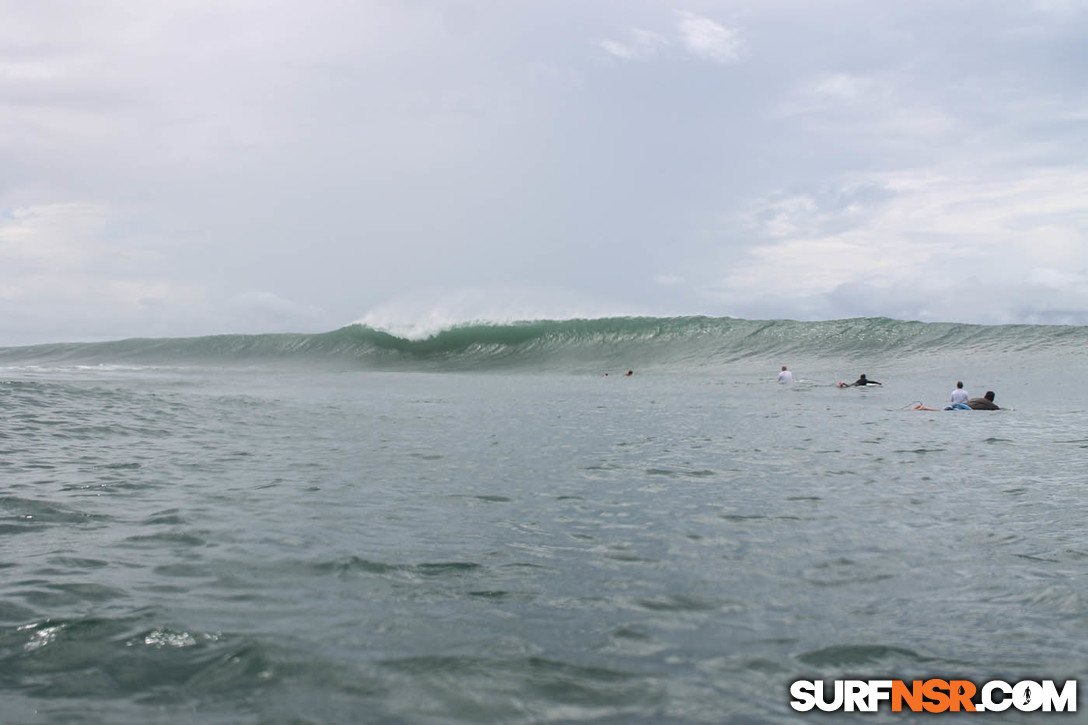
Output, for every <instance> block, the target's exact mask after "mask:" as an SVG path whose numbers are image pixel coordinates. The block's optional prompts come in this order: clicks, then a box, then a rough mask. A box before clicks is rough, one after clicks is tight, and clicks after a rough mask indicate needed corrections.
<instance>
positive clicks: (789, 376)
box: [778, 365, 793, 383]
mask: <svg viewBox="0 0 1088 725" xmlns="http://www.w3.org/2000/svg"><path fill="white" fill-rule="evenodd" d="M778 382H780V383H792V382H793V373H791V372H790V371H789V370H787V369H786V366H785V365H783V366H782V372H780V373H779V374H778Z"/></svg>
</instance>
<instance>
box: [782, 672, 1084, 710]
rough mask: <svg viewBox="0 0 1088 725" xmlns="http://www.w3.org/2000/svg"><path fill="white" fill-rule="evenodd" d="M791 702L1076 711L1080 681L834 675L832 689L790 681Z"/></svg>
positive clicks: (800, 706)
mask: <svg viewBox="0 0 1088 725" xmlns="http://www.w3.org/2000/svg"><path fill="white" fill-rule="evenodd" d="M790 696H791V697H792V698H793V699H792V700H790V707H792V708H793V709H794V710H798V711H800V712H808V711H809V710H812V709H813V708H816V709H818V710H823V711H824V712H835V711H837V710H841V711H843V712H876V711H877V710H879V709H880V707H881V704H882V703H887V704H888V705H889V706H890V707H891V711H892V712H902V711H904V710H907V711H910V712H932V713H941V712H1002V711H1004V710H1008V709H1009V708H1010V707H1011V708H1013V709H1015V710H1019V711H1020V712H1035V711H1042V712H1076V711H1077V681H1076V680H1066V681H1065V683H1064V684H1063V685H1062V686H1061V689H1060V690H1059V689H1058V686H1057V685H1056V684H1055V682H1054V681H1053V680H1042V681H1039V682H1036V681H1034V680H1021V681H1020V682H1017V683H1015V684H1009V683H1008V682H1004V681H1002V680H991V681H990V682H987V683H985V684H984V685H982V686H981V687H978V686H976V685H975V683H973V682H971V681H969V680H937V679H930V680H914V681H912V682H910V683H909V684H908V683H907V682H904V681H903V680H834V684H833V687H832V688H831V693H828V692H827V688H825V687H824V681H823V680H797V681H796V682H794V683H793V684H792V685H790Z"/></svg>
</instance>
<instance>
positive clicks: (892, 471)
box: [0, 358, 1088, 723]
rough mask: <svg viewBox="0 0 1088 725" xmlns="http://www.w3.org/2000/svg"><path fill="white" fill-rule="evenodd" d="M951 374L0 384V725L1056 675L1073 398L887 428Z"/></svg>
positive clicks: (1069, 570) (90, 371)
mask: <svg viewBox="0 0 1088 725" xmlns="http://www.w3.org/2000/svg"><path fill="white" fill-rule="evenodd" d="M1061 364H1063V365H1064V364H1065V363H1064V362H1063V363H1061ZM957 365H958V363H955V364H953V362H949V361H947V360H945V361H943V362H942V361H938V362H937V363H932V364H931V363H929V362H925V363H924V361H922V360H920V359H918V358H914V359H912V360H910V361H905V362H904V361H899V362H898V363H897V362H895V361H892V360H888V361H886V363H885V366H884V367H885V370H884V371H880V370H879V369H876V368H870V370H871V376H872V377H874V378H878V377H885V379H886V382H887V383H888V384H887V385H886V387H885V388H884V389H877V390H845V391H844V390H838V389H835V388H834V387H832V386H831V385H830V383H831V382H833V381H834V380H835V379H836V377H837V375H836V372H837V371H833V370H832V369H831V368H830V367H829V368H827V369H823V370H818V371H810V372H804V371H801V370H800V369H798V379H799V382H798V383H795V384H794V385H793V386H789V387H786V386H778V385H776V384H775V383H774V382H773V379H774V372H775V368H774V366H773V365H767V366H763V365H762V363H761V367H759V368H758V369H757V367H755V366H753V367H750V368H730V367H729V366H728V365H722V366H721V367H717V368H715V367H710V366H703V367H701V368H699V369H698V370H694V369H689V370H686V371H685V370H679V369H675V368H668V367H658V368H649V369H646V370H642V369H640V370H638V371H636V375H634V376H632V377H631V378H622V377H617V376H616V375H615V374H613V375H610V376H607V377H605V376H603V375H601V374H599V372H593V373H589V372H585V371H573V372H556V371H554V370H553V371H550V372H546V373H539V374H537V373H534V372H532V371H526V370H521V371H518V372H510V371H508V372H496V371H492V372H489V373H464V372H431V373H427V372H374V371H360V370H341V371H324V372H314V371H302V370H288V369H282V368H281V369H277V368H274V367H251V368H244V369H242V368H217V367H207V366H204V367H157V368H156V367H136V366H133V367H114V368H110V367H87V368H78V367H59V366H55V365H54V366H53V367H16V366H11V367H8V368H5V369H3V370H2V371H0V405H2V410H3V415H2V416H0V703H2V704H3V714H2V715H0V720H3V721H4V722H20V723H22V722H27V723H44V722H114V723H127V722H131V723H142V722H194V723H196V722H202V723H203V722H231V723H234V722H419V723H432V722H433V723H437V722H456V721H460V722H526V723H528V722H533V723H539V722H574V721H590V722H613V723H658V722H680V723H688V722H690V723H722V722H738V723H739V722H746V723H754V722H796V721H802V720H805V719H808V718H809V717H811V716H808V717H806V716H801V715H799V714H798V713H794V712H793V711H792V710H790V708H789V706H788V700H789V696H788V683H789V682H791V681H792V680H794V679H798V678H807V679H815V678H819V677H822V678H825V679H830V678H834V677H836V676H840V675H843V674H850V675H856V676H864V677H888V678H903V679H912V678H925V677H933V676H956V677H963V678H967V679H973V680H975V681H985V680H988V679H993V678H1001V679H1005V680H1009V681H1015V680H1017V679H1020V678H1023V677H1034V678H1038V677H1041V676H1047V677H1054V678H1059V679H1072V678H1075V677H1077V676H1078V675H1079V674H1080V673H1081V672H1082V671H1083V670H1084V668H1085V665H1086V663H1088V577H1086V576H1085V575H1086V574H1088V534H1086V532H1085V522H1086V521H1088V505H1086V503H1085V495H1084V490H1085V489H1084V487H1085V473H1084V471H1085V470H1088V467H1086V466H1085V463H1086V461H1088V414H1086V409H1088V406H1086V405H1085V400H1084V398H1085V394H1084V392H1082V391H1079V390H1074V391H1070V390H1068V389H1065V390H1058V391H1055V390H1054V389H1053V386H1052V385H1050V382H1049V374H1048V371H1047V370H1038V369H1034V367H1037V366H1034V367H1033V366H1032V365H1027V364H1024V365H1022V366H1020V368H1018V366H1017V365H1016V364H1015V361H1014V362H1013V363H1010V361H1009V360H1008V359H1005V360H1002V361H1000V364H998V363H996V362H995V363H993V364H992V368H993V370H997V369H999V368H1000V369H1001V370H1003V371H1004V372H1003V373H1000V374H998V373H996V372H993V370H988V371H987V375H988V378H987V379H986V381H985V383H983V385H986V386H992V387H995V388H996V389H998V390H999V391H1000V392H999V397H998V402H999V403H1003V402H1004V403H1005V404H1006V405H1008V406H1009V407H1010V408H1011V409H1010V410H1003V411H1000V412H997V413H981V412H970V413H922V412H914V411H911V410H909V406H908V404H909V403H911V402H912V401H914V400H924V401H925V402H929V403H933V404H936V403H943V402H944V401H943V398H944V397H945V396H946V395H947V393H948V390H950V389H951V386H952V383H953V382H954V379H949V376H951V375H955V374H956V373H955V372H953V371H954V370H955V368H956V366H957ZM853 367H857V366H856V365H854V366H853ZM983 367H984V366H983ZM765 368H769V369H765ZM1029 368H1031V369H1032V370H1033V372H1031V371H1029ZM856 372H858V371H855V370H853V369H852V368H851V369H850V370H849V371H843V372H842V375H846V374H847V373H849V374H850V379H852V378H853V373H856ZM878 372H883V373H885V374H884V375H878V374H877V373H878ZM1028 372H1031V375H1029V374H1028ZM888 374H890V375H891V379H888V378H887V375H888ZM969 387H972V386H971V385H969ZM972 392H973V393H975V394H979V393H981V392H982V391H981V390H977V391H975V390H972ZM1016 717H1023V716H1015V715H1011V714H1007V715H1006V716H1005V720H1006V721H1007V720H1010V719H1015V718H1016ZM860 719H867V720H874V719H875V720H877V721H884V720H889V721H890V720H893V719H894V720H896V721H903V717H902V716H895V717H892V716H891V714H890V713H884V714H883V715H880V716H876V717H875V718H874V717H873V716H867V717H866V718H860ZM990 719H994V718H993V717H992V716H991V718H990ZM997 720H1001V716H998V717H997ZM1066 721H1068V720H1066Z"/></svg>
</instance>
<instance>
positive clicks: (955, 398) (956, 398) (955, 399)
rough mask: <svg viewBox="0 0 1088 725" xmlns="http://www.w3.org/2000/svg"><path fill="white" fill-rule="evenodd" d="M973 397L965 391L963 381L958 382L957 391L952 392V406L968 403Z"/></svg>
mask: <svg viewBox="0 0 1088 725" xmlns="http://www.w3.org/2000/svg"><path fill="white" fill-rule="evenodd" d="M970 397H971V396H970V395H968V394H967V391H966V390H964V389H963V381H957V382H956V389H955V390H953V391H952V405H956V404H957V403H966V402H967V400H968V398H970Z"/></svg>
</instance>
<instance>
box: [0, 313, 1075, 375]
mask: <svg viewBox="0 0 1088 725" xmlns="http://www.w3.org/2000/svg"><path fill="white" fill-rule="evenodd" d="M1086 346H1088V327H1077V326H1048V325H1000V326H987V325H968V324H958V323H924V322H903V321H897V320H891V319H887V318H857V319H848V320H832V321H822V322H798V321H792V320H740V319H734V318H727V317H725V318H723V317H665V318H658V317H613V318H601V319H575V320H535V321H525V322H514V323H503V324H496V323H486V322H477V323H471V324H463V325H457V326H453V327H450V328H448V329H445V330H442V331H440V332H437V333H436V334H434V335H432V336H430V337H427V338H425V339H409V338H406V337H399V336H397V335H394V334H391V333H389V332H385V331H382V330H379V329H374V328H371V327H367V326H365V325H360V324H355V325H349V326H347V327H343V328H341V329H338V330H333V331H330V332H324V333H317V334H263V335H214V336H208V337H190V338H159V339H129V340H119V341H115V342H97V343H58V344H48V345H34V346H28V347H12V348H0V365H8V366H11V365H40V364H49V365H57V364H62V365H79V364H94V365H102V364H120V365H125V364H133V365H191V364H208V365H216V364H234V363H242V364H261V363H269V364H275V363H283V362H291V361H297V362H299V363H302V364H307V365H310V364H316V363H320V362H326V363H329V364H334V365H338V366H345V365H346V366H348V367H359V368H374V369H386V370H396V369H451V370H458V369H500V368H520V367H525V368H533V367H545V368H551V369H554V368H556V367H571V366H574V367H581V366H583V365H594V366H596V365H622V366H634V365H639V366H642V367H646V366H701V365H716V364H721V363H723V362H735V361H742V360H746V359H752V360H760V361H766V360H768V359H774V360H778V359H784V358H786V357H789V358H790V359H794V360H796V359H806V358H807V359H822V358H830V357H836V358H841V357H844V356H850V357H854V358H859V357H864V358H869V359H880V358H884V357H886V356H896V357H902V356H924V355H934V354H941V353H947V352H954V353H956V354H958V355H979V354H999V353H1016V352H1022V351H1027V350H1032V351H1043V350H1051V351H1070V352H1074V353H1080V352H1083V351H1084V350H1085V348H1086Z"/></svg>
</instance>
